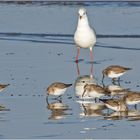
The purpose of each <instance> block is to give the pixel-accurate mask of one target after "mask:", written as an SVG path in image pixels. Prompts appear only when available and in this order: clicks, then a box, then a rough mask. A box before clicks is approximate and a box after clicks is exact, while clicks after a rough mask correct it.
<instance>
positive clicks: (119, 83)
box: [118, 77, 120, 86]
mask: <svg viewBox="0 0 140 140" xmlns="http://www.w3.org/2000/svg"><path fill="white" fill-rule="evenodd" d="M118 85H119V86H120V77H119V78H118Z"/></svg>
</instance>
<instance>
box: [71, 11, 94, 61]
mask: <svg viewBox="0 0 140 140" xmlns="http://www.w3.org/2000/svg"><path fill="white" fill-rule="evenodd" d="M78 13H79V19H78V25H77V29H76V32H75V34H74V41H75V43H76V46H77V55H76V63H78V57H79V53H80V48H89V49H90V59H91V62H93V54H92V47H93V46H94V45H95V43H96V34H95V31H94V30H93V29H92V28H91V27H90V26H89V23H88V17H87V13H86V9H85V8H80V9H79V12H78Z"/></svg>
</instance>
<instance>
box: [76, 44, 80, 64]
mask: <svg viewBox="0 0 140 140" xmlns="http://www.w3.org/2000/svg"><path fill="white" fill-rule="evenodd" d="M79 54H80V48H79V47H78V48H77V54H76V60H75V62H76V63H78V57H79Z"/></svg>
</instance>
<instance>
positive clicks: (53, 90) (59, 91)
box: [47, 82, 72, 99]
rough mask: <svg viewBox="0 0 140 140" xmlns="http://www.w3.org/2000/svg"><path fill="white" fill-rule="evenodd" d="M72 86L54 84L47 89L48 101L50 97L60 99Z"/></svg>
mask: <svg viewBox="0 0 140 140" xmlns="http://www.w3.org/2000/svg"><path fill="white" fill-rule="evenodd" d="M70 86H72V84H65V83H60V82H55V83H52V84H51V85H50V86H49V87H48V88H47V99H48V96H49V95H53V96H58V97H57V98H59V97H60V96H61V95H63V94H64V93H65V91H66V90H67V88H68V87H70Z"/></svg>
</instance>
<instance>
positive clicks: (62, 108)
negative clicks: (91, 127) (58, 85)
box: [47, 100, 71, 120]
mask: <svg viewBox="0 0 140 140" xmlns="http://www.w3.org/2000/svg"><path fill="white" fill-rule="evenodd" d="M47 109H49V110H50V111H51V115H50V116H49V118H48V119H51V120H59V119H63V118H65V117H66V115H70V114H69V113H66V111H68V110H71V109H70V108H69V106H68V105H66V104H64V103H62V101H61V100H55V101H54V102H52V103H49V102H47Z"/></svg>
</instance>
